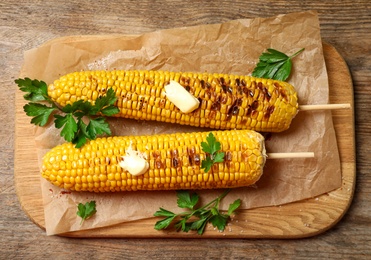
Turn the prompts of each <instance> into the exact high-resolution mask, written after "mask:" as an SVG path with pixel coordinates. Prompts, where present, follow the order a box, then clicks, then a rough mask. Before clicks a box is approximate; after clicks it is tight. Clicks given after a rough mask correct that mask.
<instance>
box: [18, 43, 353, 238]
mask: <svg viewBox="0 0 371 260" xmlns="http://www.w3.org/2000/svg"><path fill="white" fill-rule="evenodd" d="M86 38H90V37H86ZM63 40H64V41H70V39H69V38H67V39H63ZM324 54H325V57H326V62H327V64H328V65H327V70H328V74H329V85H330V100H331V101H332V103H334V104H336V103H349V104H350V105H351V107H353V95H352V93H353V85H352V81H351V78H350V74H349V70H348V67H347V65H346V63H345V62H344V60H343V59H342V57H341V56H340V55H339V54H338V53H337V52H336V50H335V49H334V48H333V47H331V46H330V45H328V44H325V45H324ZM334 86H336V87H335V89H334V90H333V88H334ZM22 95H23V94H22V93H20V91H17V93H16V109H17V110H16V128H15V164H14V178H15V185H16V190H17V194H18V198H19V201H20V204H21V206H22V208H23V210H24V211H25V212H26V214H27V215H28V216H29V217H30V219H31V220H32V221H33V222H35V223H36V224H37V225H39V226H40V227H42V228H44V223H45V220H44V215H43V212H44V211H43V204H42V194H41V190H40V174H39V169H38V166H37V165H38V164H37V156H36V154H35V153H32V151H34V150H36V147H35V143H34V142H30V140H32V138H33V129H34V126H32V125H30V124H27V122H28V121H29V118H28V117H27V116H26V115H25V113H24V112H23V105H24V104H25V101H24V100H23V96H22ZM334 126H335V130H336V134H337V140H338V145H339V148H340V159H341V163H342V164H341V166H342V177H343V183H342V186H341V188H339V189H337V190H335V191H332V192H329V193H327V194H325V195H322V196H319V197H316V198H313V199H309V200H305V201H301V202H297V203H291V204H288V205H282V206H279V207H266V208H258V209H253V210H243V211H239V213H238V214H237V216H236V217H235V218H234V219H233V221H232V222H231V223H230V225H229V226H228V228H227V229H226V231H225V232H218V231H217V230H215V229H213V228H212V226H211V225H209V226H208V227H207V228H206V231H205V233H204V234H203V236H202V238H216V237H224V238H233V237H242V238H263V237H264V238H297V237H308V236H313V235H318V234H320V233H322V232H324V231H325V230H327V229H329V228H330V227H332V226H333V225H334V224H335V223H337V222H338V221H339V220H340V218H341V217H342V216H343V215H344V213H345V212H346V210H347V209H348V207H349V205H350V203H351V200H352V195H353V192H354V184H355V143H354V117H353V110H352V109H349V110H337V111H334ZM156 221H157V220H156V218H150V219H146V220H141V221H135V222H129V223H123V224H119V225H115V226H113V227H108V228H100V229H97V230H87V231H79V232H73V233H69V234H66V235H67V236H73V237H139V238H147V237H155V238H156V237H177V238H195V237H197V236H198V235H197V234H195V233H193V232H189V233H186V234H185V233H181V232H176V231H173V230H169V231H168V230H167V231H163V232H162V231H161V232H159V231H156V230H155V229H154V228H153V226H154V223H155V222H156Z"/></svg>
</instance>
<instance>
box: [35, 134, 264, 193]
mask: <svg viewBox="0 0 371 260" xmlns="http://www.w3.org/2000/svg"><path fill="white" fill-rule="evenodd" d="M212 133H213V134H214V136H215V138H216V140H217V141H218V142H220V143H221V151H222V152H224V153H225V157H224V161H223V162H221V163H215V164H214V165H213V166H212V167H211V170H210V171H208V172H205V171H204V169H201V164H202V160H204V159H205V157H206V154H205V153H204V152H203V151H202V148H201V142H206V136H207V135H208V132H197V133H177V134H162V135H152V136H127V137H124V136H120V137H107V138H98V139H96V140H93V141H89V142H88V143H87V144H85V145H84V146H83V147H82V148H75V147H74V145H73V144H71V143H64V144H62V145H59V146H57V147H55V148H53V149H52V150H50V151H49V152H48V153H46V155H45V156H44V158H43V164H42V170H41V172H42V176H43V177H44V178H46V179H47V180H48V181H50V182H51V183H53V184H54V185H56V186H59V187H61V188H64V189H67V190H72V191H90V192H113V191H136V190H176V189H214V188H228V187H230V188H232V187H241V186H248V185H251V184H253V183H255V182H256V181H257V180H258V179H259V178H260V176H261V175H262V173H263V167H264V164H265V160H266V158H265V157H266V156H265V148H264V138H263V136H262V135H261V134H259V133H257V132H254V131H250V130H231V131H229V130H226V131H213V132H212ZM128 149H132V150H135V151H137V152H138V153H140V154H142V155H143V158H146V160H147V162H148V163H149V168H148V170H147V171H146V172H145V173H144V174H142V175H137V176H134V175H131V174H130V173H129V172H128V171H126V170H124V169H123V168H122V167H120V165H119V162H120V161H121V160H122V157H123V156H125V154H126V152H127V151H128Z"/></svg>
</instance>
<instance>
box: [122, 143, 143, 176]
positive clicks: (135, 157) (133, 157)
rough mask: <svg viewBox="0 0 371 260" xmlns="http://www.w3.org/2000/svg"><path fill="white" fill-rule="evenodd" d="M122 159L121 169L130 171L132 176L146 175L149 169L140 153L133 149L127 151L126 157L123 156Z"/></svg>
mask: <svg viewBox="0 0 371 260" xmlns="http://www.w3.org/2000/svg"><path fill="white" fill-rule="evenodd" d="M122 159H123V160H122V161H120V162H119V165H120V167H121V168H123V169H124V170H126V171H128V172H129V173H130V174H131V175H134V176H138V175H141V174H144V173H145V172H146V171H147V170H148V168H149V163H148V162H147V160H146V159H145V158H144V157H143V156H141V155H140V154H139V152H138V151H134V150H133V149H131V147H129V149H127V151H126V155H125V156H122Z"/></svg>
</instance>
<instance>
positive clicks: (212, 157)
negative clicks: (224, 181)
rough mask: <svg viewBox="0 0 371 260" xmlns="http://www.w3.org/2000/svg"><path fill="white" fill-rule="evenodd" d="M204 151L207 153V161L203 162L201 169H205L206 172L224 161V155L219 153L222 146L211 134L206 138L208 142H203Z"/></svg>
mask: <svg viewBox="0 0 371 260" xmlns="http://www.w3.org/2000/svg"><path fill="white" fill-rule="evenodd" d="M201 147H202V150H203V151H204V152H205V153H206V158H205V160H202V162H201V169H205V170H204V171H205V172H208V171H210V169H211V167H212V166H213V165H214V164H215V163H218V162H223V161H224V153H223V152H219V150H220V149H221V144H220V142H218V141H217V140H216V138H215V136H214V135H213V133H211V132H210V133H209V135H208V136H207V137H206V142H201Z"/></svg>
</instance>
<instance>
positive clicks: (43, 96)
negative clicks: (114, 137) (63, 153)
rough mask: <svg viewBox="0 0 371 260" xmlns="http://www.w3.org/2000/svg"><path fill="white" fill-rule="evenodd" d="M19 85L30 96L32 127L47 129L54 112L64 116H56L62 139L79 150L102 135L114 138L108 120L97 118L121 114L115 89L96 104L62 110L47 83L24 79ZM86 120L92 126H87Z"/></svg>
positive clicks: (81, 102) (79, 104) (28, 110)
mask: <svg viewBox="0 0 371 260" xmlns="http://www.w3.org/2000/svg"><path fill="white" fill-rule="evenodd" d="M15 83H17V84H18V87H19V89H20V90H21V91H23V92H25V93H26V94H25V95H24V96H23V97H24V99H25V100H28V101H31V102H30V103H29V104H26V105H25V106H24V107H23V110H24V111H25V112H26V114H27V115H28V116H31V117H33V118H32V119H31V123H32V124H35V125H38V126H44V125H45V124H46V123H47V122H48V120H49V118H50V117H51V115H52V114H53V112H56V111H59V112H61V114H62V115H60V114H55V115H54V125H55V127H56V128H58V129H61V132H60V135H61V136H62V137H63V138H64V139H65V140H66V141H68V142H72V143H74V144H75V146H76V148H79V147H81V146H83V145H84V144H85V143H86V142H87V140H93V139H95V138H96V137H97V136H98V135H101V134H107V135H111V130H110V128H109V124H108V123H107V122H106V119H105V118H104V117H96V115H103V116H112V115H114V114H117V113H118V112H120V110H119V109H118V108H117V107H115V106H114V103H115V102H116V93H115V91H114V90H113V89H108V91H107V92H106V94H105V95H104V96H100V97H99V98H97V99H96V100H95V103H94V104H92V103H90V102H89V101H84V100H78V101H76V102H74V103H73V104H67V105H66V106H64V107H59V106H58V105H57V104H56V103H55V102H54V101H53V100H52V99H51V98H50V97H49V96H48V86H47V84H46V83H45V82H43V81H38V80H31V79H30V78H24V79H17V80H15ZM38 102H44V103H46V104H41V103H38ZM47 104H48V105H47ZM83 118H85V119H86V120H85V121H87V122H89V123H88V124H86V123H85V122H84V121H83Z"/></svg>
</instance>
